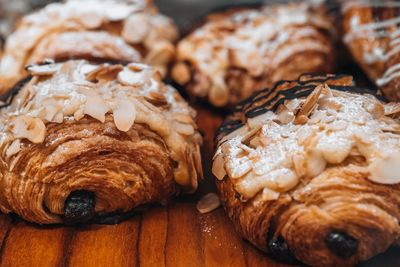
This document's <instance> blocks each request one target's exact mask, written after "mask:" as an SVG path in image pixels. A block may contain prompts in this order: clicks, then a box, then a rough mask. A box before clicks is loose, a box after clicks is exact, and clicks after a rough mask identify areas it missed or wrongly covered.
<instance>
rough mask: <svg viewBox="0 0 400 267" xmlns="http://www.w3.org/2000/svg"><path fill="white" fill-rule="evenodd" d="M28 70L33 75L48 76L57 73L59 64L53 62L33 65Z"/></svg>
mask: <svg viewBox="0 0 400 267" xmlns="http://www.w3.org/2000/svg"><path fill="white" fill-rule="evenodd" d="M27 70H28V72H29V73H30V74H31V75H33V76H48V75H53V74H54V73H56V72H57V70H58V66H57V65H53V64H46V65H31V66H28V67H27Z"/></svg>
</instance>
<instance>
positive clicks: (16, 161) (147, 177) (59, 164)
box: [0, 61, 202, 224]
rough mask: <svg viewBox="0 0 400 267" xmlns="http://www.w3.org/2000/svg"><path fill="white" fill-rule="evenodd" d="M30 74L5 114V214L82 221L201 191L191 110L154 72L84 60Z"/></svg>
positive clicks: (1, 122) (1, 141)
mask: <svg viewBox="0 0 400 267" xmlns="http://www.w3.org/2000/svg"><path fill="white" fill-rule="evenodd" d="M27 70H28V72H29V73H30V75H31V76H32V77H31V78H28V79H27V80H29V81H27V80H26V81H25V82H23V83H22V84H19V86H18V88H16V90H19V91H18V93H16V94H15V95H14V96H12V97H11V101H9V102H8V103H6V105H4V106H3V107H2V108H1V110H0V152H1V156H0V185H1V186H0V209H1V211H2V212H4V213H10V212H14V213H16V214H18V215H19V216H21V217H22V218H24V219H26V220H28V221H31V222H36V223H40V224H53V223H63V222H67V223H69V222H84V221H91V220H95V219H96V217H97V216H102V215H105V214H110V213H116V212H117V213H119V212H122V213H123V212H127V211H130V210H132V209H134V208H136V207H138V206H141V205H145V204H148V203H154V202H164V201H166V200H168V199H169V198H170V197H171V196H173V195H175V194H177V193H179V192H181V191H183V192H192V191H194V190H195V189H196V188H197V179H198V178H199V177H200V176H202V169H201V159H200V149H199V146H200V144H201V143H202V138H201V135H200V134H199V133H198V131H197V127H196V124H195V122H194V120H193V119H194V116H195V111H194V110H193V109H191V108H190V107H189V106H188V104H187V103H186V102H185V101H184V100H183V98H182V97H181V96H180V95H179V94H178V93H177V91H176V90H174V89H173V88H172V87H170V86H167V85H164V84H163V83H162V81H161V76H160V74H159V73H158V72H156V71H154V70H153V69H152V68H150V67H148V66H147V65H141V64H138V63H131V64H129V65H126V66H123V65H119V64H117V65H112V64H101V65H93V64H91V63H88V62H87V61H67V62H66V63H59V64H48V65H33V66H30V67H28V69H27ZM14 92H15V90H14Z"/></svg>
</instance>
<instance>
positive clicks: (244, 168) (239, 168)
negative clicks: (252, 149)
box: [226, 157, 253, 179]
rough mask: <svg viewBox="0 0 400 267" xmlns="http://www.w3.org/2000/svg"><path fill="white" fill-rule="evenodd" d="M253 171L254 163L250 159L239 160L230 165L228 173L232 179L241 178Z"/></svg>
mask: <svg viewBox="0 0 400 267" xmlns="http://www.w3.org/2000/svg"><path fill="white" fill-rule="evenodd" d="M252 169H253V162H251V161H250V160H249V159H248V158H246V157H245V158H239V159H236V160H234V161H232V162H229V163H228V168H227V170H226V171H227V172H228V174H229V177H230V178H232V179H237V178H240V177H242V176H244V175H246V174H247V173H249V172H250V171H251V170H252Z"/></svg>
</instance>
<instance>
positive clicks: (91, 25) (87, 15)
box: [78, 10, 103, 29]
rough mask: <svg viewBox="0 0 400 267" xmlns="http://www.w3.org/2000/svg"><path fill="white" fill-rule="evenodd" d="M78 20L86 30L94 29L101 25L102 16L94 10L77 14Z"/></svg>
mask: <svg viewBox="0 0 400 267" xmlns="http://www.w3.org/2000/svg"><path fill="white" fill-rule="evenodd" d="M78 20H79V21H80V22H81V23H82V25H83V26H84V27H85V28H86V29H96V28H98V27H100V26H101V24H102V23H103V16H102V15H100V14H99V12H96V11H95V10H90V11H89V10H88V11H85V12H83V13H82V12H81V13H79V14H78Z"/></svg>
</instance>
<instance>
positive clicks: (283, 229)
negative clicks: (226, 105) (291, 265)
mask: <svg viewBox="0 0 400 267" xmlns="http://www.w3.org/2000/svg"><path fill="white" fill-rule="evenodd" d="M322 85H323V87H321V86H322ZM327 86H328V87H327ZM328 88H330V89H329V90H328ZM330 90H332V91H330ZM362 92H363V91H362V90H360V89H358V88H357V87H354V85H353V83H352V79H351V77H350V76H302V77H300V79H299V80H298V81H286V82H281V83H279V84H277V85H276V86H275V87H274V88H273V89H272V90H264V91H260V92H259V93H258V94H255V95H254V96H253V97H252V98H249V99H248V100H247V101H245V102H242V104H241V105H239V106H238V107H237V109H236V111H235V112H234V114H233V115H232V116H230V117H228V119H227V121H226V122H225V123H224V125H223V126H222V128H221V129H220V132H219V134H218V137H217V140H218V149H217V153H216V156H215V157H214V166H213V172H214V174H215V175H216V177H217V188H218V190H219V193H220V197H221V201H222V203H223V205H224V207H225V210H226V212H227V214H228V216H229V217H230V219H231V220H232V221H233V223H234V225H235V228H236V229H237V230H238V232H239V233H240V234H241V235H242V236H243V237H245V238H246V239H248V240H249V241H250V242H251V243H252V244H254V245H255V246H257V247H258V248H260V249H261V250H263V251H265V252H267V253H269V254H271V255H272V256H274V257H276V258H278V259H280V260H286V261H293V260H294V259H297V260H299V261H301V262H304V263H306V264H307V265H311V266H353V265H355V264H356V263H357V262H359V261H365V260H367V259H369V258H371V257H372V256H374V255H377V254H379V253H382V252H383V251H385V250H386V249H387V248H388V247H389V246H391V245H392V244H395V243H396V242H397V241H398V239H399V237H400V226H399V219H400V208H399V207H400V206H399V201H400V197H399V192H400V191H399V190H400V184H399V183H398V182H399V178H398V175H397V174H396V173H398V167H395V169H390V167H388V168H386V170H387V171H388V172H386V173H385V174H383V173H380V174H379V175H377V176H376V173H374V171H375V170H376V169H374V168H373V167H371V166H376V164H375V163H374V162H378V161H379V160H378V159H377V158H375V157H380V156H378V155H379V154H384V153H386V152H388V153H391V152H389V150H390V149H394V150H393V151H392V152H393V153H394V154H396V155H397V156H396V157H397V163H396V164H395V166H398V160H399V158H398V152H397V151H398V150H396V149H398V147H399V146H400V138H399V137H398V132H397V130H395V131H394V132H392V130H394V128H396V129H400V128H399V127H400V123H399V121H398V119H392V118H390V117H393V116H392V115H393V114H397V113H396V112H397V111H396V112H394V110H392V109H391V107H394V106H396V107H397V108H398V107H399V106H398V104H384V103H383V102H380V101H378V100H377V99H376V98H375V97H372V96H368V95H365V96H364V95H359V93H362ZM364 92H366V91H364ZM317 95H318V97H317V98H315V96H317ZM336 97H338V99H339V98H340V99H342V100H341V101H345V99H346V98H347V97H349V98H350V99H352V98H351V97H354V103H353V104H352V105H354V108H350V109H349V110H351V112H354V114H353V115H352V116H353V118H352V120H353V121H356V120H357V119H356V118H361V117H362V116H363V115H362V113H360V114H359V113H357V111H356V110H357V108H356V107H357V106H359V107H365V108H366V110H368V112H366V113H365V114H368V113H369V112H371V114H373V117H371V119H370V121H368V122H366V123H367V124H365V125H373V123H372V121H374V120H376V121H377V122H379V121H381V122H379V123H378V124H376V127H378V128H379V127H382V129H381V130H377V131H375V130H372V129H374V128H370V130H369V131H368V134H369V136H370V137H372V138H374V136H379V135H382V138H378V139H379V140H381V141H382V142H380V141H377V140H378V139H376V141H372V144H373V145H372V146H373V147H376V149H377V150H375V152H372V151H363V150H362V149H363V148H366V147H369V146H370V145H368V144H367V143H363V144H362V145H361V146H360V149H359V148H355V147H357V144H356V143H353V144H352V148H351V150H350V152H349V154H348V155H347V154H344V155H343V158H344V159H343V160H342V161H337V159H334V158H333V155H335V154H337V153H338V154H341V152H340V151H341V150H342V149H343V148H342V144H343V143H342V142H343V140H345V139H346V138H348V137H349V136H350V135H351V136H357V135H358V134H359V132H358V130H355V131H354V132H353V133H352V134H350V132H351V131H352V130H351V129H355V128H354V127H356V128H357V127H359V126H357V125H356V124H354V125H350V124H347V126H346V127H347V128H343V127H340V128H341V129H342V130H343V131H349V132H348V133H346V134H345V135H341V134H340V133H339V132H340V131H341V130H339V132H337V129H339V127H337V126H339V124H340V123H339V124H337V121H336V120H342V119H345V118H346V117H345V116H347V115H346V114H344V113H341V112H343V110H342V108H341V107H340V105H338V103H339V102H340V101H339V100H335V98H336ZM305 98H306V100H305V101H304V99H305ZM314 98H315V99H317V100H315V99H314ZM291 99H293V100H291ZM296 99H297V100H300V102H296V101H297V100H296ZM318 99H319V100H318ZM302 101H303V102H302ZM336 101H339V102H336ZM370 101H371V102H370ZM293 103H296V105H297V106H298V107H299V108H295V109H294V110H295V111H294V114H295V116H294V117H291V118H290V119H289V121H296V116H297V117H299V116H302V115H301V114H302V113H304V114H307V115H306V117H308V118H307V119H306V120H309V122H307V121H306V120H305V121H298V122H294V124H293V128H291V129H293V130H294V133H292V134H293V135H295V136H297V137H296V138H295V139H293V140H295V142H294V143H292V142H291V141H290V140H291V138H292V137H293V136H289V135H288V134H287V133H286V131H285V130H284V129H286V128H285V127H286V126H285V125H291V123H292V122H289V123H288V122H287V121H288V117H287V116H285V117H282V116H281V114H284V113H285V112H286V111H285V109H290V108H293ZM309 103H313V104H312V106H313V107H311V109H310V110H311V111H310V112H309V113H308V111H307V110H308V108H309ZM342 103H346V101H345V102H342ZM347 103H350V102H347ZM355 103H358V104H355ZM373 103H375V104H376V105H375V104H373ZM371 104H372V105H371ZM324 105H327V107H328V108H327V109H326V110H329V109H330V108H334V109H337V114H338V115H337V119H332V118H331V119H329V120H325V119H321V122H320V123H317V126H316V127H315V128H313V127H314V126H311V129H314V130H312V131H315V132H313V133H310V134H309V135H308V136H309V137H306V135H307V134H306V132H305V130H306V129H307V125H314V122H311V120H313V121H317V117H318V116H317V115H316V114H317V113H318V112H320V111H323V110H324ZM380 105H382V107H385V108H384V109H382V110H381V109H380ZM348 106H350V105H348ZM347 108H348V107H347ZM397 108H396V109H395V110H397ZM360 110H362V109H360ZM379 110H380V111H379ZM306 111H307V112H306ZM329 112H330V111H328V113H329ZM289 113H290V112H289ZM274 114H275V115H276V116H275V115H274ZM384 114H385V115H384ZM352 116H350V117H349V118H351V117H352ZM368 116H370V115H368ZM395 117H397V115H395ZM263 118H264V122H263V121H262V120H261V119H263ZM339 118H340V119H339ZM283 121H286V122H283ZM324 121H325V122H324ZM261 122H262V123H264V124H263V125H264V126H262V128H261V129H260V128H257V123H261ZM357 123H358V122H357ZM360 123H361V124H360V125H363V123H364V122H361V121H360ZM370 123H371V124H370ZM381 123H383V124H385V123H389V124H390V125H392V126H393V127H394V128H391V130H389V128H390V127H388V128H386V126H383V124H381ZM267 125H269V126H267ZM290 127H291V126H290ZM362 127H364V126H362ZM362 127H361V128H360V129H362ZM368 127H370V126H368ZM371 127H372V126H371ZM373 127H375V126H373ZM378 128H376V129H378ZM254 129H256V130H254ZM257 129H258V130H257ZM299 129H300V130H299ZM301 129H303V131H302V130H301ZM325 130H327V131H328V132H329V131H330V132H329V134H328V138H333V139H332V140H333V147H334V148H335V149H334V150H332V151H331V152H330V153H328V154H327V155H326V158H325V160H327V161H328V163H327V164H325V163H322V165H320V161H319V160H320V159H318V157H319V156H317V155H318V153H320V151H322V153H324V152H323V150H324V147H325V146H323V145H324V142H326V140H327V139H324V138H325V137H324V134H323V133H324V132H325ZM387 130H389V132H390V133H388V132H386V131H387ZM307 131H308V130H307ZM300 133H301V134H300ZM275 134H276V135H275ZM305 134H306V135H305ZM321 134H322V135H321ZM383 135H384V136H386V137H383ZM316 136H318V138H317V139H315V138H314V137H316ZM335 136H337V137H335ZM346 136H347V137H346ZM335 138H336V139H335ZM350 138H353V137H350ZM357 138H358V137H356V138H355V139H354V140H356V139H357ZM236 140H239V141H238V142H236ZM288 140H289V141H288ZM332 140H331V141H332ZM328 142H329V143H330V141H328ZM299 144H301V145H300V146H299V147H298V145H299ZM375 145H376V146H375ZM303 146H304V147H303ZM274 147H276V148H277V149H275V150H274ZM311 147H312V149H310V148H311ZM389 147H390V148H389ZM303 149H304V151H305V152H304V153H306V155H308V153H311V154H312V153H316V154H314V156H312V157H310V158H307V161H305V162H303V163H301V162H299V161H297V158H296V157H301V156H299V155H301V154H302V153H303ZM320 149H322V150H320ZM274 151H275V152H274ZM282 151H283V152H282ZM346 153H347V152H346ZM370 153H373V154H374V155H375V156H374V157H373V158H370V157H369V155H372V154H370ZM279 155H282V157H280V156H279ZM324 155H325V154H324ZM292 156H293V157H292ZM323 157H325V156H323ZM247 159H250V161H251V162H252V163H250V166H251V167H250V168H252V169H249V168H248V164H249V161H248V160H247ZM390 160H391V159H387V161H390ZM231 161H232V162H233V163H234V164H231ZM292 161H293V163H291V162H292ZM334 161H336V162H337V163H333V162H334ZM279 162H282V163H279ZM259 163H260V164H259ZM221 164H222V165H221ZM293 164H294V165H293ZM374 164H375V165H374ZM379 164H382V162H380V163H379ZM317 166H319V167H322V168H319V167H317ZM278 168H281V169H278ZM303 168H305V169H303ZM277 170H279V172H278V175H276V176H274V175H275V174H276V173H277ZM289 170H292V171H293V173H294V174H290V171H289ZM316 170H317V172H316ZM392 170H393V171H394V173H393V174H394V176H392V177H395V181H391V182H389V180H385V179H384V178H385V175H387V174H389V173H390V172H392ZM303 171H304V172H305V173H304V174H301V173H302V172H303ZM288 172H289V174H288ZM307 172H309V173H308V174H307ZM293 175H294V176H293ZM374 176H376V177H375V178H374ZM386 178H387V177H386ZM293 181H294V183H293ZM260 184H262V186H260ZM254 188H257V191H254V190H255V189H254ZM339 240H340V241H339Z"/></svg>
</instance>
